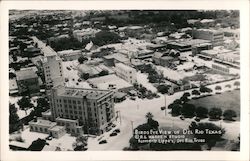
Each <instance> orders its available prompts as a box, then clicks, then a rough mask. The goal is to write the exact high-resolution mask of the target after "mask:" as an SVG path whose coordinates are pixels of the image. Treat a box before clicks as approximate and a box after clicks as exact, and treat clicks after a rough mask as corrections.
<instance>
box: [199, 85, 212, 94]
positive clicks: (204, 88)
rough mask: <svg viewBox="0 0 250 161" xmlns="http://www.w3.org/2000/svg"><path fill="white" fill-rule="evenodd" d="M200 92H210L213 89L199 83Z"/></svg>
mask: <svg viewBox="0 0 250 161" xmlns="http://www.w3.org/2000/svg"><path fill="white" fill-rule="evenodd" d="M200 92H201V93H205V92H208V93H211V92H213V90H212V89H210V88H208V87H206V86H204V85H201V86H200Z"/></svg>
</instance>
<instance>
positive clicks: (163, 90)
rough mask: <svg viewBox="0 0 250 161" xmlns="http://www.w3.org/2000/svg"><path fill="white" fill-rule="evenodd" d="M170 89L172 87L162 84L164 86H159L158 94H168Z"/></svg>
mask: <svg viewBox="0 0 250 161" xmlns="http://www.w3.org/2000/svg"><path fill="white" fill-rule="evenodd" d="M169 88H170V85H165V84H162V85H159V86H157V90H158V92H160V93H161V94H166V93H168V90H169Z"/></svg>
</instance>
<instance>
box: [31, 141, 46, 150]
mask: <svg viewBox="0 0 250 161" xmlns="http://www.w3.org/2000/svg"><path fill="white" fill-rule="evenodd" d="M45 144H46V140H44V139H40V138H38V139H37V140H35V141H33V142H32V144H31V145H30V146H29V148H28V150H29V151H42V149H43V147H44V146H45Z"/></svg>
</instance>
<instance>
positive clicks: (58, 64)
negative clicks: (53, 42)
mask: <svg viewBox="0 0 250 161" xmlns="http://www.w3.org/2000/svg"><path fill="white" fill-rule="evenodd" d="M32 39H33V41H34V43H36V44H37V47H38V48H40V49H41V52H42V54H43V55H44V58H43V60H42V63H43V70H44V75H45V82H46V86H47V87H48V88H51V87H54V86H57V85H64V77H63V70H62V59H61V58H60V57H59V56H58V55H57V53H56V52H55V51H54V50H53V49H52V48H51V47H50V46H49V45H46V44H45V43H44V42H42V41H41V40H39V39H38V38H37V37H35V36H34V37H32Z"/></svg>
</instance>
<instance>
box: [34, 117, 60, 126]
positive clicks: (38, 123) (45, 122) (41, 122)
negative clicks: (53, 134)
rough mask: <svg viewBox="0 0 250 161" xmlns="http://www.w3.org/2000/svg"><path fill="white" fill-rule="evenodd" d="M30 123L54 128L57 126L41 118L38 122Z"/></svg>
mask: <svg viewBox="0 0 250 161" xmlns="http://www.w3.org/2000/svg"><path fill="white" fill-rule="evenodd" d="M29 123H30V124H33V125H39V126H46V127H52V126H55V125H56V123H55V122H51V121H49V120H43V119H40V118H37V121H34V120H32V121H30V122H29Z"/></svg>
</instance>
